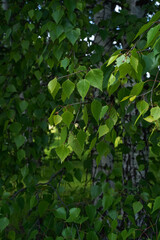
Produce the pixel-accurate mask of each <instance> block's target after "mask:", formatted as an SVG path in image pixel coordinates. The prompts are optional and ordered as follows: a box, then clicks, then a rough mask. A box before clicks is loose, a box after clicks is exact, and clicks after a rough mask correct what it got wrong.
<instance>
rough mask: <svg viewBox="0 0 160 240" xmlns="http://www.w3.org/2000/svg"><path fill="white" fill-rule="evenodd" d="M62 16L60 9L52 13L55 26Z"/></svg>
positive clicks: (62, 11)
mask: <svg viewBox="0 0 160 240" xmlns="http://www.w3.org/2000/svg"><path fill="white" fill-rule="evenodd" d="M63 15H64V10H63V8H61V7H58V8H56V9H55V10H54V11H53V13H52V17H53V19H54V21H55V22H56V23H57V24H58V23H59V21H60V20H61V18H62V17H63Z"/></svg>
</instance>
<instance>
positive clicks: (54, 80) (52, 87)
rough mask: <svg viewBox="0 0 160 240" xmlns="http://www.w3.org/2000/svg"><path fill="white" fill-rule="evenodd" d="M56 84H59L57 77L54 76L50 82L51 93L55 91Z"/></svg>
mask: <svg viewBox="0 0 160 240" xmlns="http://www.w3.org/2000/svg"><path fill="white" fill-rule="evenodd" d="M56 85H57V78H54V79H53V80H51V81H50V82H49V83H48V90H49V92H50V94H51V95H52V93H53V92H54V91H55V88H56Z"/></svg>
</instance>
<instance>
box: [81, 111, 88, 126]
mask: <svg viewBox="0 0 160 240" xmlns="http://www.w3.org/2000/svg"><path fill="white" fill-rule="evenodd" d="M82 112H83V121H84V123H85V124H86V126H87V124H88V113H87V107H86V106H84V108H83V110H82Z"/></svg>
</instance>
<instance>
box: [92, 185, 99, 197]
mask: <svg viewBox="0 0 160 240" xmlns="http://www.w3.org/2000/svg"><path fill="white" fill-rule="evenodd" d="M100 193H101V187H100V186H98V185H95V186H91V197H92V200H93V199H95V198H96V197H98V196H99V195H100Z"/></svg>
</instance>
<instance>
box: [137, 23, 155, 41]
mask: <svg viewBox="0 0 160 240" xmlns="http://www.w3.org/2000/svg"><path fill="white" fill-rule="evenodd" d="M152 24H153V22H151V21H150V22H148V23H147V24H145V25H143V26H142V27H141V28H140V30H139V31H138V33H137V34H136V36H135V38H134V39H133V40H135V39H136V38H137V37H139V36H140V35H141V34H142V33H144V32H145V31H146V30H148V29H149V28H150V27H151V26H152Z"/></svg>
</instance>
